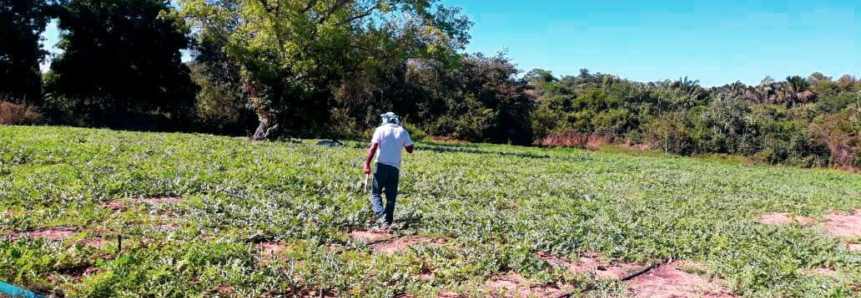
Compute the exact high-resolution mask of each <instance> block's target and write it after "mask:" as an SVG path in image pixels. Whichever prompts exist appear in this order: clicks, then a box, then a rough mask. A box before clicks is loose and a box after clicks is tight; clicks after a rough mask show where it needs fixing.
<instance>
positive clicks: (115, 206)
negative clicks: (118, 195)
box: [105, 200, 126, 211]
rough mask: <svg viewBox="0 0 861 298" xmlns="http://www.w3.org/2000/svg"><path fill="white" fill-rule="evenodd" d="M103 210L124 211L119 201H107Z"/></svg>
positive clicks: (123, 205)
mask: <svg viewBox="0 0 861 298" xmlns="http://www.w3.org/2000/svg"><path fill="white" fill-rule="evenodd" d="M105 208H108V209H110V210H113V211H123V210H126V206H125V204H123V202H122V201H119V200H114V201H108V202H107V203H105Z"/></svg>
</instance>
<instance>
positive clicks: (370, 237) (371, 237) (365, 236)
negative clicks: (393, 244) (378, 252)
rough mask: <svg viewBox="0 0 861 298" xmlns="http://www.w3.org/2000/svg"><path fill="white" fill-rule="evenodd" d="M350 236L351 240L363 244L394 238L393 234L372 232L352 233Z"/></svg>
mask: <svg viewBox="0 0 861 298" xmlns="http://www.w3.org/2000/svg"><path fill="white" fill-rule="evenodd" d="M350 236H352V237H353V239H356V240H359V241H362V242H364V243H372V242H377V241H382V240H386V239H392V238H394V237H395V235H394V234H389V233H383V232H374V231H353V232H352V233H350Z"/></svg>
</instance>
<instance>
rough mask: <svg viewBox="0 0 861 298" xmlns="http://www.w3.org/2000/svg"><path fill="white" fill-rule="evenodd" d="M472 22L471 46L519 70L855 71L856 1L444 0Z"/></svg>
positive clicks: (858, 57) (658, 73)
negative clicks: (507, 59) (504, 57)
mask: <svg viewBox="0 0 861 298" xmlns="http://www.w3.org/2000/svg"><path fill="white" fill-rule="evenodd" d="M443 3H445V4H447V5H452V6H459V7H462V8H463V9H464V10H465V12H466V13H467V15H469V16H470V18H472V20H473V21H474V22H475V25H474V27H473V29H472V31H471V33H472V43H471V44H470V46H469V47H468V51H470V52H476V51H480V52H485V53H494V52H497V51H499V50H502V49H508V54H509V56H511V57H512V58H513V59H514V61H515V62H516V63H517V64H518V65H519V68H520V69H522V70H529V69H532V68H544V69H549V70H552V71H553V72H554V74H556V75H564V74H570V75H576V74H577V73H578V72H579V69H580V68H584V67H585V68H588V69H589V70H591V71H592V72H603V73H610V74H615V75H619V76H621V77H624V78H629V79H633V80H638V81H655V80H659V79H667V78H669V79H678V78H679V77H681V76H689V77H691V78H693V79H699V80H700V81H701V83H702V84H703V85H704V86H715V85H722V84H725V83H730V82H734V81H735V80H741V81H742V82H745V83H748V84H758V83H759V81H760V80H761V79H762V78H763V77H765V76H766V75H771V76H773V77H776V78H778V79H783V78H785V77H786V76H787V75H791V74H792V75H794V74H799V75H803V76H808V75H810V74H811V73H812V72H814V71H820V72H822V73H824V74H826V75H828V76H834V77H839V76H840V75H842V74H846V73H851V74H854V75H856V76H861V48H859V46H861V45H859V44H858V40H859V37H861V26H859V25H861V14H859V13H860V12H861V1H859V0H840V1H827V0H825V1H797V0H788V1H787V0H784V1H771V0H763V1H725V0H714V1H711V0H710V1H675V0H673V1H665V0H660V1H659V0H624V1H619V0H615V1H608V0H597V1H584V0H533V1H523V0H518V1H491V0H443Z"/></svg>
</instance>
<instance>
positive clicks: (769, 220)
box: [756, 212, 816, 226]
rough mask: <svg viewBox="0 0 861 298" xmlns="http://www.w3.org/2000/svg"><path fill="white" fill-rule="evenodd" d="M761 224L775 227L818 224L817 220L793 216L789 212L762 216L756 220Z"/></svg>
mask: <svg viewBox="0 0 861 298" xmlns="http://www.w3.org/2000/svg"><path fill="white" fill-rule="evenodd" d="M756 221H757V222H759V223H761V224H766V225H775V226H788V225H791V224H799V225H802V226H809V225H812V224H814V223H816V220H815V219H813V218H811V217H807V216H801V215H793V214H790V213H789V212H775V213H769V214H763V215H760V216H759V218H757V220H756Z"/></svg>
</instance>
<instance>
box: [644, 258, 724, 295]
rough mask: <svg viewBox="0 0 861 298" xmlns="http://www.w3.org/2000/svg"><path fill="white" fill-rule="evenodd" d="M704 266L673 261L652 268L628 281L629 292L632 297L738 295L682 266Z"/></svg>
mask: <svg viewBox="0 0 861 298" xmlns="http://www.w3.org/2000/svg"><path fill="white" fill-rule="evenodd" d="M684 267H694V268H697V267H702V266H701V265H699V264H697V263H693V262H672V263H670V264H666V265H663V266H660V267H658V268H655V269H652V270H650V271H649V272H647V273H645V274H643V275H640V276H637V277H636V278H634V279H632V280H631V281H629V282H628V294H629V295H630V296H632V297H662V298H679V297H720V298H729V297H738V296H735V295H733V294H732V292H731V291H729V290H728V289H726V288H725V287H723V286H721V285H719V284H718V283H716V282H714V281H712V280H710V279H707V278H704V277H701V276H699V275H696V274H693V273H688V272H685V271H683V270H682V269H681V268H684Z"/></svg>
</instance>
